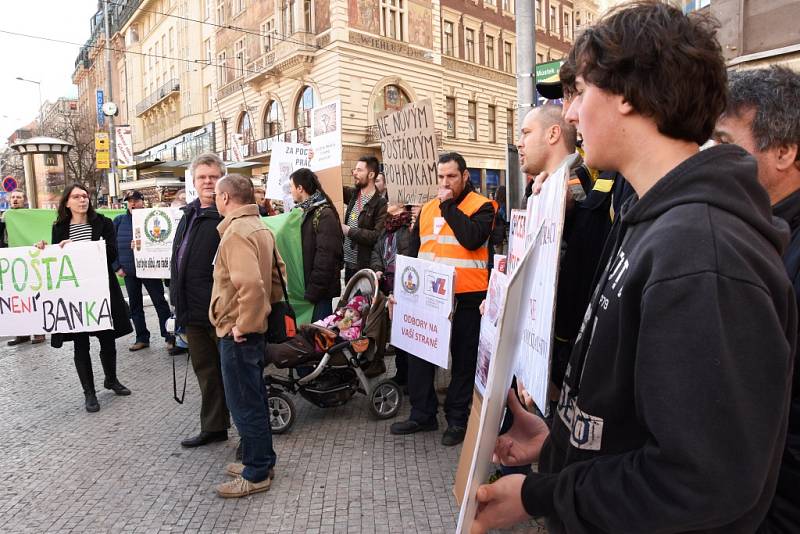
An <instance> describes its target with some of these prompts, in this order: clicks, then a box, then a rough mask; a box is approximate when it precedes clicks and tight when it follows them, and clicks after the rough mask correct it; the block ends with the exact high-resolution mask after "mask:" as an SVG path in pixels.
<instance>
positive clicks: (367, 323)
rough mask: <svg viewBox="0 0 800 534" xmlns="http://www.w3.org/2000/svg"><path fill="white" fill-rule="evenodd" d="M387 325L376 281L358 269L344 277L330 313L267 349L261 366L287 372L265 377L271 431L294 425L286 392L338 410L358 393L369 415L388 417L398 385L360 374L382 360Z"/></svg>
mask: <svg viewBox="0 0 800 534" xmlns="http://www.w3.org/2000/svg"><path fill="white" fill-rule="evenodd" d="M388 327H389V318H388V313H387V311H386V298H385V297H384V296H383V294H382V293H381V292H380V291H379V289H378V279H377V277H376V276H375V273H374V272H373V271H371V270H369V269H363V270H361V271H359V272H358V273H356V274H355V275H354V276H353V277H352V278H351V279H350V281H349V282H348V284H347V287H345V290H344V292H343V294H342V297H341V298H340V299H339V304H338V306H337V308H336V310H335V311H334V313H333V314H332V315H330V316H328V317H326V318H325V319H322V320H320V321H317V322H316V323H314V324H308V325H302V326H300V327H299V328H298V331H297V335H296V336H295V337H293V338H291V339H289V340H287V341H285V342H283V343H278V344H270V345H268V346H267V354H266V363H267V364H270V363H271V364H273V365H274V366H275V367H276V368H278V369H286V370H288V375H284V374H269V373H268V374H267V375H266V377H265V378H266V379H267V380H268V383H269V384H270V386H271V387H270V388H269V389H270V393H269V407H270V422H271V424H272V431H273V433H276V434H280V433H281V432H285V431H286V430H288V429H289V427H290V426H291V425H292V424H293V423H294V419H295V409H294V404H293V403H292V401H291V399H290V397H289V396H288V395H287V393H291V394H295V393H299V394H300V395H301V396H302V397H303V398H305V399H306V400H308V401H309V402H311V403H312V404H315V405H317V406H319V407H322V408H328V407H333V406H341V405H342V404H344V403H346V402H347V401H348V400H350V398H351V397H352V396H353V395H354V394H355V393H363V394H365V395H367V396H368V397H369V400H370V402H369V408H370V411H371V412H372V413H373V415H375V416H376V417H378V418H381V419H387V418H390V417H394V416H395V415H396V414H397V412H398V410H399V409H400V405H401V402H402V398H403V396H402V393H401V391H400V387H399V386H398V385H397V384H396V383H394V382H392V381H391V380H382V381H379V382H378V383H377V384H374V385H373V384H372V383H371V381H370V380H369V377H368V373H367V372H365V371H368V370H369V369H370V368H372V369H374V368H375V365H374V364H375V362H376V360H379V359H380V358H382V357H383V351H382V348H383V347H384V346H385V344H386V337H387V335H388ZM379 363H381V364H382V363H383V362H379ZM381 368H382V369H383V371H381V372H382V373H383V372H385V367H384V366H382V365H381Z"/></svg>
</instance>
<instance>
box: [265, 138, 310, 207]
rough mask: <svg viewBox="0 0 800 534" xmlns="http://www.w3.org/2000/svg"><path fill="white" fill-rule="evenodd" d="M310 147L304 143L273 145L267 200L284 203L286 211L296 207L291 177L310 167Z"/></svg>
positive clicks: (276, 143) (275, 143) (280, 142)
mask: <svg viewBox="0 0 800 534" xmlns="http://www.w3.org/2000/svg"><path fill="white" fill-rule="evenodd" d="M308 165H309V162H308V146H307V145H304V144H302V143H284V142H282V141H276V142H274V143H273V144H272V159H271V160H270V162H269V174H268V175H267V198H271V199H274V200H281V201H283V209H284V211H289V210H290V209H292V207H294V201H293V200H292V194H291V189H290V187H291V180H289V176H290V175H291V174H292V173H293V172H294V171H296V170H297V169H301V168H303V167H308Z"/></svg>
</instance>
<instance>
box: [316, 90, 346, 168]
mask: <svg viewBox="0 0 800 534" xmlns="http://www.w3.org/2000/svg"><path fill="white" fill-rule="evenodd" d="M311 149H312V150H313V151H314V157H313V158H312V159H311V161H310V162H309V163H310V165H311V167H310V168H311V170H312V171H314V172H317V171H320V170H322V169H330V168H331V167H341V166H342V106H341V104H340V103H339V101H338V100H335V101H333V102H330V103H328V104H323V105H321V106H317V107H315V108H314V109H312V110H311Z"/></svg>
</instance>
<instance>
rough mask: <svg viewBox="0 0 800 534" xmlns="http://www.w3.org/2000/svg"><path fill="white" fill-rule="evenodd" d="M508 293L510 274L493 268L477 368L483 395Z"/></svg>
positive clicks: (487, 292) (476, 385) (476, 384)
mask: <svg viewBox="0 0 800 534" xmlns="http://www.w3.org/2000/svg"><path fill="white" fill-rule="evenodd" d="M507 293H508V276H507V275H506V274H504V273H503V272H501V271H499V270H498V269H492V274H491V276H489V288H488V289H487V291H486V301H485V302H484V304H483V316H481V335H480V339H479V341H478V365H477V367H476V369H475V387H476V388H477V390H478V393H480V395H481V397H483V395H484V393H485V391H486V381H487V379H488V377H489V364H490V363H491V359H492V355H493V354H495V352H496V350H497V336H498V323H499V321H500V313H501V311H502V310H503V307H504V306H505V302H506V294H507Z"/></svg>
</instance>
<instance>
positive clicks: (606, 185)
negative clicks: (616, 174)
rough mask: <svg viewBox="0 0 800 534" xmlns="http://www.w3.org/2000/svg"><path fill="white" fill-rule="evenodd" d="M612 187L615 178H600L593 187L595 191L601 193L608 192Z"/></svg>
mask: <svg viewBox="0 0 800 534" xmlns="http://www.w3.org/2000/svg"><path fill="white" fill-rule="evenodd" d="M612 187H614V180H607V179H605V178H598V179H597V181H596V182H595V183H594V187H593V188H592V189H593V190H595V191H600V192H601V193H608V192H609V191H611V188H612Z"/></svg>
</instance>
